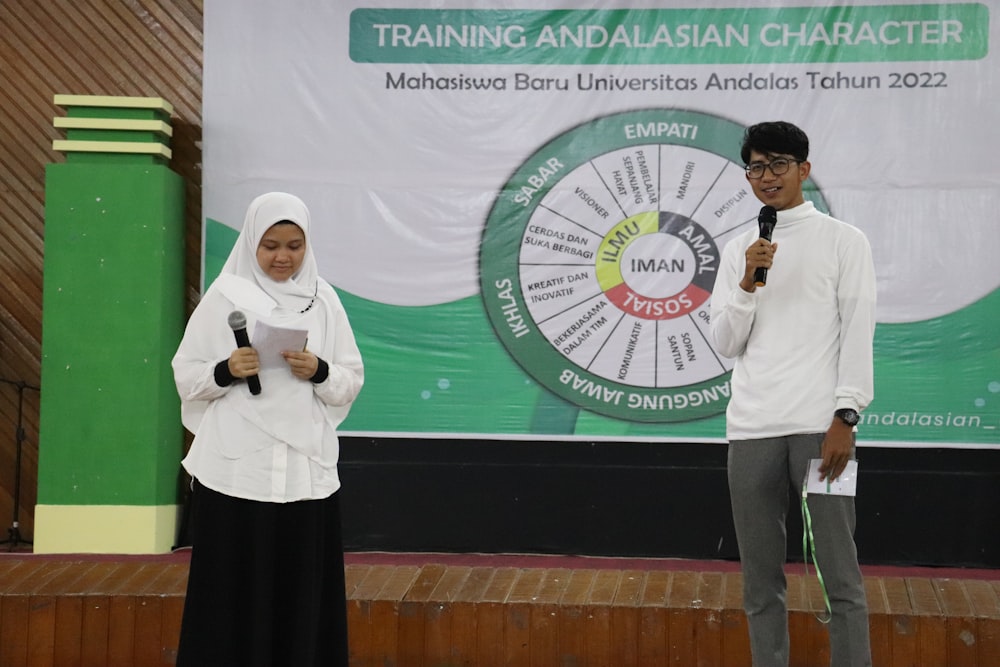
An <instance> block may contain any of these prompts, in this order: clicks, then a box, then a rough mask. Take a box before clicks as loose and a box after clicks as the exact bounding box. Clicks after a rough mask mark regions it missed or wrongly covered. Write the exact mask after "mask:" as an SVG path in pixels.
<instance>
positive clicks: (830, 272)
mask: <svg viewBox="0 0 1000 667" xmlns="http://www.w3.org/2000/svg"><path fill="white" fill-rule="evenodd" d="M741 157H742V159H743V161H744V163H745V164H746V174H747V179H748V180H749V182H750V186H751V187H752V188H753V192H754V194H755V195H756V197H757V198H758V199H759V200H760V201H761V202H762V203H763V204H765V205H769V206H773V207H774V208H775V209H776V210H777V217H778V221H777V225H776V226H775V228H774V232H773V236H772V238H773V240H774V242H773V243H771V242H769V241H767V240H765V239H763V238H758V230H757V229H753V230H751V231H748V232H747V233H745V234H742V235H741V236H739V237H738V238H735V239H733V240H732V241H731V242H730V243H729V244H728V245H727V246H726V248H725V250H724V252H723V256H722V262H721V265H720V270H719V276H718V278H717V280H716V283H715V289H714V292H713V296H712V315H711V323H712V336H713V338H714V341H715V346H716V349H717V350H718V351H719V352H720V353H721V354H723V355H725V356H727V357H731V358H735V360H736V364H735V366H734V368H733V375H732V400H731V401H730V403H729V407H728V409H727V411H726V437H727V439H728V440H729V453H728V474H729V490H730V495H731V499H732V509H733V522H734V524H735V527H736V537H737V542H738V544H739V550H740V561H741V564H742V569H743V582H744V583H743V601H744V609H745V610H746V613H747V621H748V624H749V629H750V644H751V651H752V653H753V664H754V667H787V665H788V611H787V605H786V602H785V589H786V583H785V575H784V568H783V566H784V563H785V559H786V547H785V541H786V534H785V533H786V529H785V520H786V516H787V513H788V509H789V487H790V486H791V488H793V489H794V490H795V494H796V495H795V497H796V498H801V494H802V484H803V481H804V478H805V475H806V470H807V468H808V463H809V459H820V458H821V459H822V460H823V462H822V465H821V467H820V473H821V477H822V478H824V479H826V478H828V479H831V480H833V479H836V478H837V477H839V476H840V474H841V472H843V470H844V468H845V466H846V465H847V462H848V461H849V460H850V459H851V458H852V456H853V454H854V426H855V425H856V424H857V423H858V421H859V419H860V418H859V412H861V411H862V410H863V409H864V408H865V407H866V406H867V405H868V404H869V402H870V401H871V399H872V393H873V380H872V376H873V371H872V338H873V335H874V329H875V271H874V267H873V264H872V255H871V248H870V246H869V244H868V240H867V239H866V238H865V236H864V234H862V233H861V231H859V230H858V229H856V228H854V227H852V226H850V225H848V224H846V223H843V222H841V221H839V220H835V219H834V218H832V217H830V216H828V215H825V214H823V213H821V212H819V211H818V210H817V209H816V208H815V206H813V204H812V202H807V201H805V199H804V197H803V194H802V184H803V182H805V180H806V179H807V178H808V177H809V171H810V168H811V165H810V163H809V161H808V158H809V139H808V137H807V136H806V135H805V133H804V132H803V131H802V130H800V129H799V128H798V127H796V126H794V125H792V124H791V123H786V122H768V123H760V124H758V125H754V126H752V127H750V128H748V129H747V130H746V132H745V134H744V140H743V147H742V153H741ZM758 268H765V269H767V275H766V281H765V284H764V285H762V286H758V285H757V284H755V281H754V273H755V272H756V270H757V269H758ZM809 509H810V513H811V517H812V526H813V531H814V536H815V548H816V558H817V563H818V565H819V569H820V571H821V572H822V575H823V579H824V582H825V584H826V588H827V592H828V594H829V598H830V606H831V611H832V619H831V621H830V626H829V627H830V648H831V664H832V665H833V666H834V667H861V666H865V667H867V666H870V665H871V649H870V641H869V634H868V607H867V603H866V600H865V591H864V582H863V579H862V576H861V571H860V568H859V567H858V559H857V549H856V547H855V544H854V525H855V515H854V498H853V497H848V496H810V498H809Z"/></svg>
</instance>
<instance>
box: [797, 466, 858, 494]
mask: <svg viewBox="0 0 1000 667" xmlns="http://www.w3.org/2000/svg"><path fill="white" fill-rule="evenodd" d="M821 465H823V459H810V461H809V472H808V474H807V475H806V493H812V494H815V495H820V496H853V495H857V491H858V462H857V461H855V460H850V461H848V462H847V467H846V468H844V472H842V473H840V477H838V478H837V479H834V480H830V479H824V480H823V481H820V479H819V467H820V466H821Z"/></svg>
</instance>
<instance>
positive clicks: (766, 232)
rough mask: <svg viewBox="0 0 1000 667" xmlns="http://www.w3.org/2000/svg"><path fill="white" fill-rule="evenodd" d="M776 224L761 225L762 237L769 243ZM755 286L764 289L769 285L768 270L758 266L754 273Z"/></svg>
mask: <svg viewBox="0 0 1000 667" xmlns="http://www.w3.org/2000/svg"><path fill="white" fill-rule="evenodd" d="M773 229H774V224H773V223H772V224H771V225H764V224H763V223H762V224H761V227H760V237H761V238H762V239H765V240H767V241H770V240H771V234H772V233H773ZM753 284H754V285H756V286H757V287H763V286H764V285H766V284H767V269H765V268H764V267H763V266H758V267H757V268H756V269H754V272H753Z"/></svg>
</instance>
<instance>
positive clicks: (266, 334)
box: [250, 322, 309, 370]
mask: <svg viewBox="0 0 1000 667" xmlns="http://www.w3.org/2000/svg"><path fill="white" fill-rule="evenodd" d="M308 335H309V332H308V331H306V330H305V329H285V328H284V327H274V326H271V325H269V324H267V323H265V322H257V324H256V325H255V326H254V328H253V341H252V342H251V343H250V344H251V346H252V347H253V349H255V350H257V356H258V358H259V359H260V367H261V369H264V370H266V369H270V368H282V367H287V364H286V363H285V358H284V357H283V356H281V353H282V352H284V351H286V350H295V351H299V350H304V349H305V347H306V337H307V336H308Z"/></svg>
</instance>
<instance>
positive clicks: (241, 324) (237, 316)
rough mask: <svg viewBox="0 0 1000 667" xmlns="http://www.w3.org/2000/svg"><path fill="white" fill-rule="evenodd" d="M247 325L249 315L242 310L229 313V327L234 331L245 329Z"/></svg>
mask: <svg viewBox="0 0 1000 667" xmlns="http://www.w3.org/2000/svg"><path fill="white" fill-rule="evenodd" d="M246 325H247V316H246V315H244V314H243V311H241V310H234V311H233V312H231V313H229V328H230V329H232V330H233V331H236V330H237V329H243V328H245V327H246Z"/></svg>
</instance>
